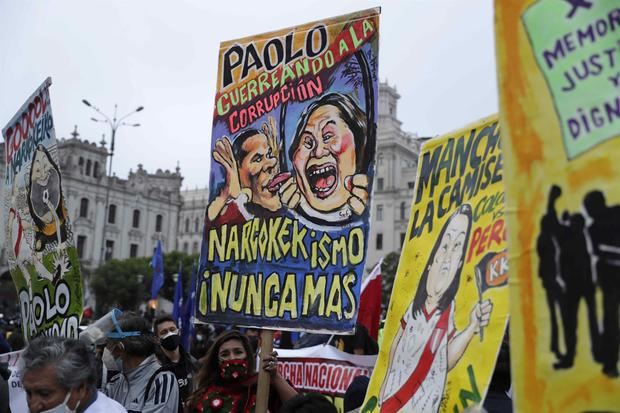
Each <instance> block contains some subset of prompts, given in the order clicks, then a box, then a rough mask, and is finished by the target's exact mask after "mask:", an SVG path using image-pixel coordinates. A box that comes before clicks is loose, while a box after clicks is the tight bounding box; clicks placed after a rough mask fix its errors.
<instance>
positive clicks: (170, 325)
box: [153, 315, 198, 402]
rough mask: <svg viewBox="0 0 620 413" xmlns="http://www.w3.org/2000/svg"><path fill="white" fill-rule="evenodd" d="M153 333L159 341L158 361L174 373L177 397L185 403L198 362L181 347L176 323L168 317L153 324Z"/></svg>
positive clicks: (190, 391) (164, 316) (190, 390)
mask: <svg viewBox="0 0 620 413" xmlns="http://www.w3.org/2000/svg"><path fill="white" fill-rule="evenodd" d="M153 331H154V332H155V336H156V337H157V338H158V340H159V345H160V347H161V352H158V353H157V356H158V358H159V361H160V362H161V364H162V366H163V367H164V368H166V369H167V370H169V371H171V372H173V373H174V375H175V376H176V378H177V383H178V384H179V396H180V397H181V400H182V401H183V402H185V401H186V400H187V398H188V397H189V396H190V394H191V393H192V389H193V376H194V374H195V373H196V372H197V370H198V361H197V360H196V359H195V358H193V357H192V356H191V355H190V354H189V353H188V352H187V351H185V349H184V348H183V346H182V345H181V335H180V331H179V329H178V328H177V325H176V323H175V322H174V320H173V319H172V317H170V316H169V315H163V316H161V317H159V318H157V319H156V320H155V322H154V323H153Z"/></svg>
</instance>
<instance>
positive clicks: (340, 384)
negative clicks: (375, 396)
mask: <svg viewBox="0 0 620 413" xmlns="http://www.w3.org/2000/svg"><path fill="white" fill-rule="evenodd" d="M376 360H377V356H360V355H354V354H348V353H345V352H342V351H340V350H338V349H336V348H334V347H332V346H330V345H318V346H314V347H308V348H302V349H297V350H282V349H278V373H280V375H281V376H282V377H284V378H285V379H286V380H288V381H289V382H290V383H291V384H292V385H293V387H295V389H296V390H297V391H298V392H301V393H320V394H323V395H325V397H327V398H328V399H329V400H330V401H331V402H332V403H333V404H334V406H336V409H338V412H344V395H345V393H346V391H347V389H348V388H349V386H350V385H351V382H352V381H353V379H355V378H356V377H357V376H367V377H370V375H371V374H372V369H373V368H374V366H375V362H376Z"/></svg>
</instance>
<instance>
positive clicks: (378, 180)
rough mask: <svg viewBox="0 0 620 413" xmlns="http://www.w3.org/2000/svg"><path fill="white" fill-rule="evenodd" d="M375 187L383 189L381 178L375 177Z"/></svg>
mask: <svg viewBox="0 0 620 413" xmlns="http://www.w3.org/2000/svg"><path fill="white" fill-rule="evenodd" d="M377 187H378V188H377V189H378V190H379V191H383V178H377Z"/></svg>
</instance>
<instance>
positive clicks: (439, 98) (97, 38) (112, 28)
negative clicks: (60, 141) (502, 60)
mask: <svg viewBox="0 0 620 413" xmlns="http://www.w3.org/2000/svg"><path fill="white" fill-rule="evenodd" d="M375 6H381V9H382V13H381V23H380V25H381V27H380V36H381V37H380V61H379V72H380V78H381V80H382V81H385V80H386V79H387V80H388V82H389V84H390V85H395V86H396V88H397V90H398V92H399V93H400V95H401V99H400V102H399V107H398V117H399V118H400V120H401V121H402V122H403V129H404V130H406V131H408V132H415V133H418V134H419V135H421V136H433V135H437V134H441V133H444V132H448V131H450V130H452V129H455V128H458V127H460V126H464V125H465V124H466V123H468V122H471V121H474V120H476V119H479V118H481V117H484V116H487V115H489V114H492V113H495V112H497V87H496V77H495V55H494V40H493V8H492V0H468V1H463V0H452V1H448V0H409V1H380V0H375V1H367V0H347V1H345V0H321V1H318V0H317V1H312V0H305V1H293V0H282V1H276V0H261V1H240V0H237V1H235V0H225V1H206V0H204V1H199V0H194V1H189V0H182V1H181V0H174V1H171V0H169V1H163V0H131V1H130V0H47V1H36V0H0V123H1V124H2V125H1V126H2V127H3V126H4V125H6V123H7V122H8V121H9V120H10V118H11V117H12V116H13V115H14V114H15V113H16V111H17V110H18V109H19V107H20V106H21V105H22V104H23V103H24V101H25V99H26V98H27V97H28V96H29V95H30V94H31V93H32V92H33V91H34V90H35V88H37V87H38V86H39V85H40V84H41V83H42V82H43V80H44V79H45V78H46V77H47V76H51V77H52V82H53V84H52V88H51V99H52V111H53V115H54V120H55V125H56V135H57V137H58V138H61V137H66V138H68V137H70V133H71V132H72V130H73V125H77V126H78V130H79V132H80V135H81V138H82V139H88V140H91V141H92V140H96V141H99V140H101V135H102V134H104V133H105V134H106V139H108V140H109V134H110V133H109V127H107V126H106V125H105V124H99V123H94V122H92V121H91V120H90V118H91V117H92V116H93V115H95V114H94V113H93V112H92V110H91V109H90V108H88V107H86V106H84V105H83V104H82V103H81V100H82V99H84V98H86V99H88V100H89V101H90V102H91V103H93V104H95V105H97V106H98V107H99V108H101V109H102V110H103V111H104V112H106V113H108V114H111V113H112V112H113V110H114V104H115V103H118V105H119V115H120V114H124V113H127V112H129V111H131V110H133V109H134V108H136V107H137V106H140V105H143V106H144V107H145V109H144V111H142V112H140V113H137V114H135V115H133V116H132V117H131V118H130V119H129V120H130V121H132V122H139V123H140V124H141V125H142V126H141V127H138V128H129V127H125V128H121V129H119V131H118V132H117V137H116V153H115V156H114V164H113V166H114V168H113V170H114V172H115V173H116V174H117V175H119V176H121V177H126V176H127V174H128V172H129V170H130V169H131V168H133V169H134V170H135V169H136V165H137V164H138V163H142V164H144V167H145V168H146V169H147V170H148V171H149V172H155V170H156V169H158V168H161V169H170V170H173V169H174V168H175V167H176V165H177V161H178V162H179V163H180V166H181V173H182V175H183V176H184V177H185V180H184V183H183V186H184V188H196V187H205V186H206V184H207V183H208V174H209V171H208V162H209V160H208V158H209V156H208V151H209V148H210V139H211V117H212V114H213V104H214V90H215V80H216V73H217V59H218V49H219V43H220V41H222V40H230V39H235V38H239V37H244V36H248V35H252V34H258V33H262V32H266V31H272V30H276V29H281V28H285V27H288V26H293V25H296V24H300V23H305V22H309V21H313V20H318V19H321V18H325V17H330V16H335V15H340V14H345V13H349V12H352V11H356V10H362V9H366V8H370V7H375Z"/></svg>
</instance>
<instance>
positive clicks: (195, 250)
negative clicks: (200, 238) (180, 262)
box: [192, 242, 198, 254]
mask: <svg viewBox="0 0 620 413" xmlns="http://www.w3.org/2000/svg"><path fill="white" fill-rule="evenodd" d="M192 254H198V242H194V245H193V246H192Z"/></svg>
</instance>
